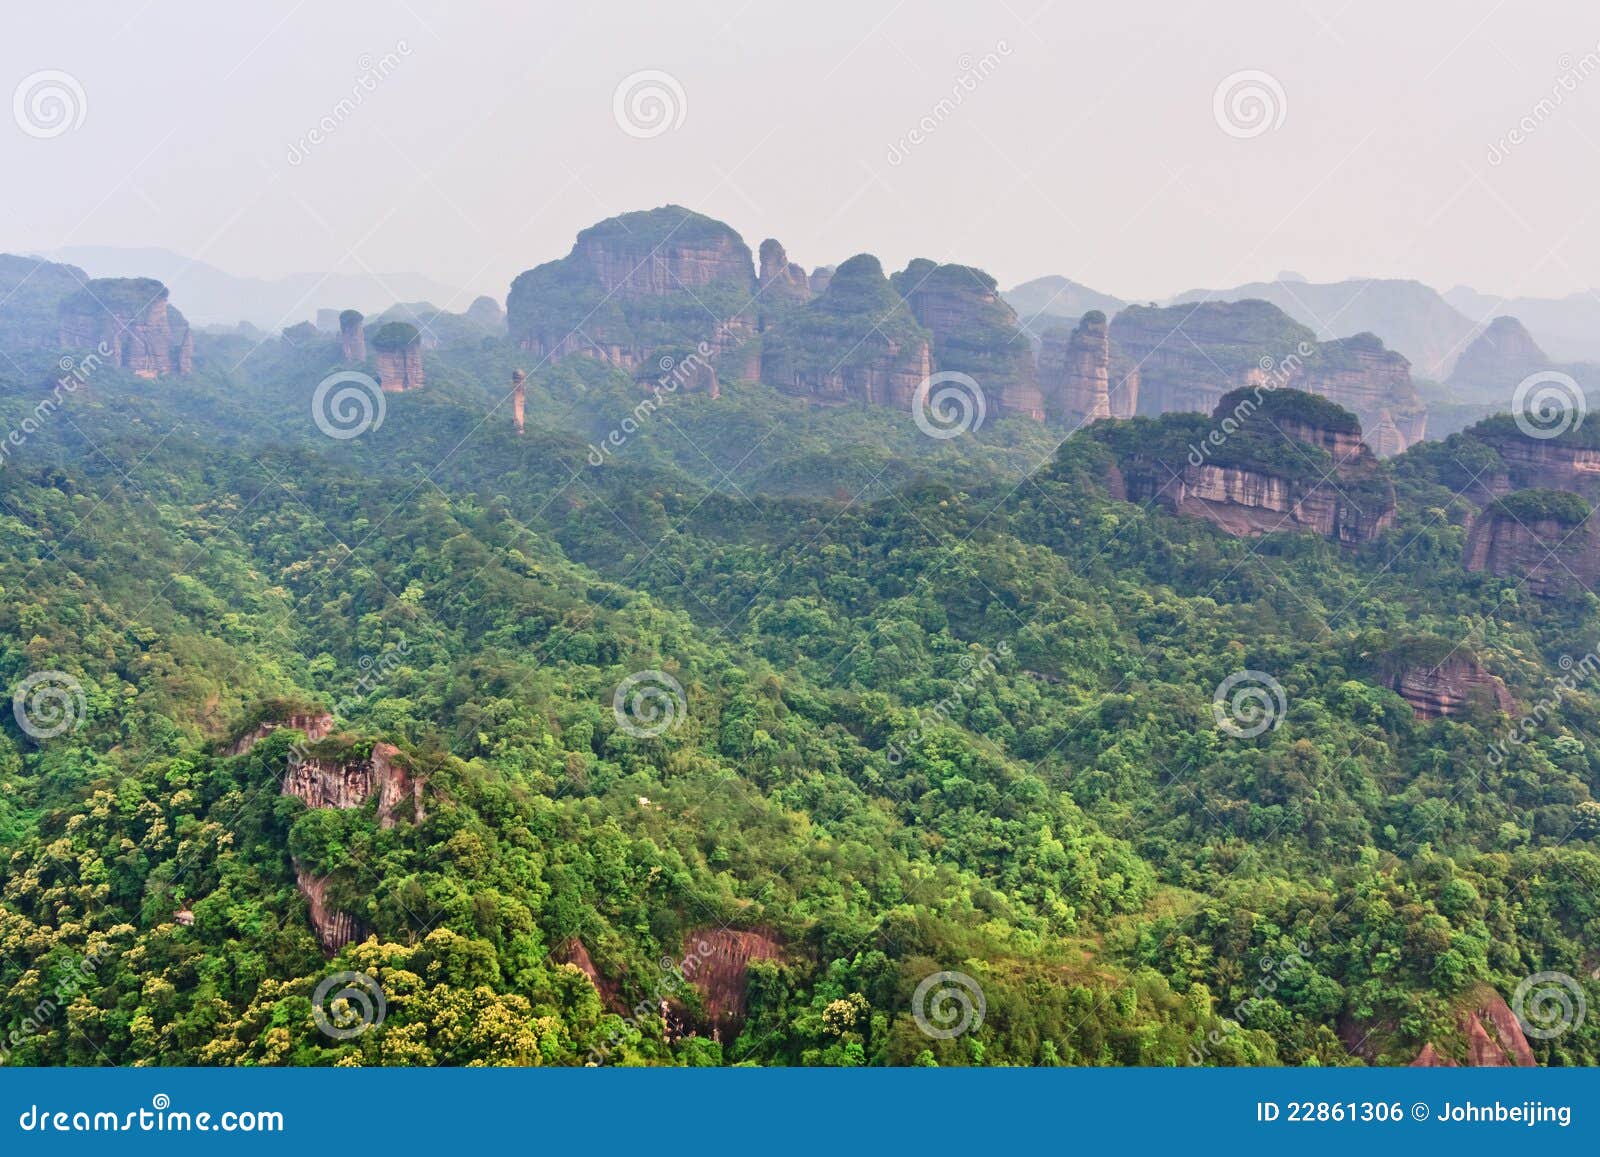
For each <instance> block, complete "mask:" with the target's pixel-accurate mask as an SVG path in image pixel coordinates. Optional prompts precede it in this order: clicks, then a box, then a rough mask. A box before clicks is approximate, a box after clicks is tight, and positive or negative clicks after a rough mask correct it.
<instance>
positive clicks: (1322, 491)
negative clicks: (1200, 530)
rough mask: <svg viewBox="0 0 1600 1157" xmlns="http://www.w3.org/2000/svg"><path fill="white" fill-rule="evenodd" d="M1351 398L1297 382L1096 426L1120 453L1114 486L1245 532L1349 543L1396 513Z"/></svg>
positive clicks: (1372, 533) (1366, 537)
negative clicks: (1301, 533)
mask: <svg viewBox="0 0 1600 1157" xmlns="http://www.w3.org/2000/svg"><path fill="white" fill-rule="evenodd" d="M1360 430H1361V427H1360V423H1359V422H1358V421H1357V420H1356V418H1355V416H1354V415H1353V414H1351V413H1349V412H1348V411H1346V410H1344V409H1343V408H1342V407H1339V406H1337V405H1335V404H1334V403H1332V402H1329V401H1328V400H1327V399H1325V398H1319V397H1317V396H1315V395H1312V394H1306V393H1303V392H1301V391H1298V390H1275V391H1268V390H1261V389H1254V388H1251V389H1241V390H1237V391H1231V392H1230V393H1228V394H1226V395H1224V396H1223V397H1222V398H1220V399H1219V400H1218V405H1217V408H1216V411H1215V412H1214V413H1213V414H1212V415H1211V417H1210V418H1205V417H1203V416H1201V415H1191V414H1169V415H1166V416H1164V417H1162V418H1158V419H1148V418H1138V419H1135V420H1133V421H1132V422H1125V423H1101V424H1097V425H1096V426H1094V427H1091V432H1092V434H1093V436H1094V437H1096V438H1097V439H1098V440H1100V441H1102V442H1103V443H1105V444H1106V445H1107V446H1108V447H1109V448H1110V449H1111V450H1112V452H1113V454H1114V455H1115V457H1116V460H1117V462H1116V465H1117V469H1116V472H1115V475H1114V482H1108V487H1110V488H1111V489H1112V491H1113V493H1115V491H1116V489H1118V488H1120V489H1121V490H1122V492H1123V493H1124V494H1125V495H1126V497H1127V499H1128V501H1130V502H1151V501H1153V502H1156V503H1158V504H1160V505H1162V506H1164V507H1166V508H1167V509H1169V510H1171V511H1173V512H1174V513H1177V514H1181V515H1188V516H1192V517H1197V518H1203V519H1205V520H1206V521H1208V522H1211V523H1213V524H1214V525H1216V526H1218V527H1220V528H1221V529H1222V530H1224V531H1225V532H1227V533H1228V534H1232V535H1234V536H1236V537H1247V536H1254V535H1259V534H1270V533H1274V532H1276V531H1293V530H1305V531H1311V532H1312V533H1315V534H1319V535H1322V536H1323V537H1325V538H1329V539H1332V540H1333V541H1335V542H1339V543H1343V544H1346V545H1357V544H1360V543H1364V542H1370V541H1371V540H1372V539H1374V538H1376V537H1377V536H1378V535H1379V534H1380V533H1382V531H1383V530H1384V529H1385V528H1386V527H1388V526H1389V525H1390V524H1391V523H1392V522H1393V520H1394V505H1395V499H1394V486H1393V484H1392V483H1391V482H1390V481H1389V478H1388V476H1387V474H1386V473H1385V472H1384V468H1383V466H1382V465H1381V464H1380V463H1379V462H1378V460H1377V459H1376V458H1375V457H1374V456H1373V454H1372V452H1371V451H1370V450H1369V449H1368V448H1367V447H1366V446H1365V445H1364V444H1362V443H1361V441H1360Z"/></svg>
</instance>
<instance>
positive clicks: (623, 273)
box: [572, 236, 751, 298]
mask: <svg viewBox="0 0 1600 1157" xmlns="http://www.w3.org/2000/svg"><path fill="white" fill-rule="evenodd" d="M572 257H573V258H575V259H576V260H578V261H580V262H582V263H583V264H584V265H586V266H587V267H588V268H589V270H590V271H591V272H592V274H593V276H594V278H595V279H596V280H597V281H598V282H599V283H600V284H601V285H602V286H603V287H604V288H605V291H606V292H607V293H609V294H613V295H615V296H617V297H622V298H629V297H662V296H665V295H667V294H674V293H682V292H683V291H684V290H691V291H692V290H695V289H699V288H701V287H703V286H706V285H710V284H711V283H712V282H714V281H723V280H731V281H736V282H738V283H740V284H746V285H747V284H749V281H750V272H751V267H750V250H749V249H748V248H746V247H745V246H743V245H741V244H739V243H738V242H737V241H736V240H734V239H733V238H730V237H720V238H716V239H715V240H712V241H710V242H708V243H706V244H703V245H698V244H681V243H674V242H671V241H668V242H667V243H665V244H652V243H651V242H650V241H649V240H648V239H640V240H639V241H633V240H630V239H628V238H626V237H621V238H619V237H615V236H611V237H606V238H604V239H601V238H592V239H589V240H583V239H581V238H580V240H579V242H578V244H577V246H575V247H574V249H573V251H572Z"/></svg>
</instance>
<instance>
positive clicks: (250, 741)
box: [223, 711, 333, 755]
mask: <svg viewBox="0 0 1600 1157" xmlns="http://www.w3.org/2000/svg"><path fill="white" fill-rule="evenodd" d="M283 727H287V728H289V729H290V730H291V731H303V732H305V736H306V742H308V743H316V742H317V741H318V740H320V739H326V738H327V737H328V736H329V735H331V734H333V716H332V715H331V714H329V713H328V712H326V711H289V712H287V713H285V714H282V715H279V716H277V717H276V718H271V719H263V720H262V721H261V722H260V723H257V724H256V725H255V726H254V727H252V728H250V729H249V730H248V731H246V732H245V733H244V734H243V735H241V736H239V737H238V738H237V739H235V740H234V741H233V742H232V743H230V744H228V746H227V747H226V748H224V750H223V754H224V755H243V754H244V753H245V752H247V751H249V750H250V749H251V748H252V747H254V746H255V745H256V744H257V742H259V741H260V740H261V739H263V738H264V737H266V736H268V735H270V734H272V732H274V731H277V730H278V729H279V728H283Z"/></svg>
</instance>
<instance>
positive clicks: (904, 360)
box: [761, 334, 933, 409]
mask: <svg viewBox="0 0 1600 1157" xmlns="http://www.w3.org/2000/svg"><path fill="white" fill-rule="evenodd" d="M858 350H859V351H866V352H867V356H866V357H864V358H858V359H857V360H856V361H855V362H854V363H853V364H851V365H845V366H840V367H839V368H838V369H836V370H834V372H832V373H807V372H805V371H800V370H791V371H790V372H789V373H788V375H787V376H783V375H781V374H780V373H779V371H778V370H776V369H775V368H774V367H773V363H772V361H771V360H770V359H763V361H762V363H761V380H762V381H765V382H768V383H770V384H772V385H774V386H777V387H778V388H779V389H780V390H783V391H784V392H785V393H789V394H802V395H805V396H808V397H810V398H811V399H812V400H813V401H815V402H818V403H820V404H822V405H825V406H828V405H832V406H841V405H844V404H845V403H847V402H872V403H875V404H877V405H882V406H896V407H900V408H903V409H905V408H909V407H910V405H911V400H912V398H914V397H916V393H917V388H918V387H919V386H921V385H922V383H923V382H924V381H926V380H927V378H928V375H929V374H931V373H933V355H932V351H931V350H929V348H928V343H927V342H925V341H919V342H917V343H916V344H915V345H913V346H911V347H909V348H902V347H901V346H900V345H899V344H898V343H896V342H892V341H889V340H887V339H886V338H883V337H882V336H881V335H878V334H873V335H871V336H869V337H868V338H867V339H866V340H865V341H863V342H862V343H861V345H860V346H859V347H858Z"/></svg>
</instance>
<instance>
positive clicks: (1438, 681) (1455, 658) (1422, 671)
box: [1388, 638, 1517, 720]
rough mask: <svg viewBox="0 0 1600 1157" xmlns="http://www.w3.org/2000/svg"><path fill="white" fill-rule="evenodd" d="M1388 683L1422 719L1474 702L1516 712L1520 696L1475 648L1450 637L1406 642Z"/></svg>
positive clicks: (1451, 712) (1462, 708)
mask: <svg viewBox="0 0 1600 1157" xmlns="http://www.w3.org/2000/svg"><path fill="white" fill-rule="evenodd" d="M1388 675H1389V685H1390V686H1391V687H1392V688H1393V689H1394V690H1395V691H1397V692H1398V693H1399V695H1400V697H1401V698H1402V699H1404V700H1405V701H1406V702H1407V703H1409V704H1410V705H1411V711H1412V714H1414V715H1415V716H1416V717H1417V718H1418V719H1424V720H1431V719H1442V718H1446V717H1448V716H1453V715H1460V714H1461V713H1462V712H1464V711H1466V710H1467V709H1468V708H1469V707H1477V708H1479V709H1484V710H1499V711H1505V712H1513V711H1515V710H1516V707H1517V703H1516V700H1515V699H1513V698H1512V696H1511V692H1510V691H1508V690H1506V685H1505V684H1504V683H1502V682H1501V681H1500V680H1499V679H1497V678H1496V677H1495V676H1494V675H1491V674H1490V673H1489V672H1488V671H1486V670H1484V668H1483V666H1482V664H1480V663H1479V662H1478V660H1477V659H1476V658H1475V657H1473V655H1472V654H1471V653H1470V652H1467V651H1465V650H1463V649H1461V647H1460V645H1459V644H1457V643H1451V642H1450V641H1449V640H1447V639H1431V638H1428V639H1418V640H1412V641H1410V642H1409V643H1407V644H1405V645H1402V646H1401V647H1400V648H1399V649H1398V651H1397V653H1396V654H1395V655H1394V656H1392V657H1391V659H1390V661H1389V663H1388Z"/></svg>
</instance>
